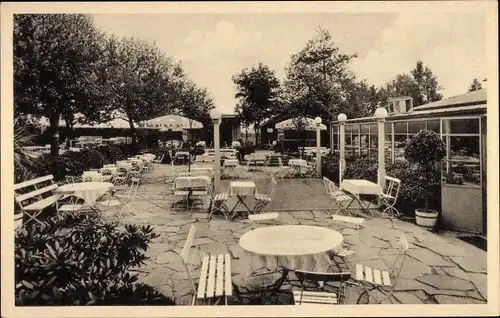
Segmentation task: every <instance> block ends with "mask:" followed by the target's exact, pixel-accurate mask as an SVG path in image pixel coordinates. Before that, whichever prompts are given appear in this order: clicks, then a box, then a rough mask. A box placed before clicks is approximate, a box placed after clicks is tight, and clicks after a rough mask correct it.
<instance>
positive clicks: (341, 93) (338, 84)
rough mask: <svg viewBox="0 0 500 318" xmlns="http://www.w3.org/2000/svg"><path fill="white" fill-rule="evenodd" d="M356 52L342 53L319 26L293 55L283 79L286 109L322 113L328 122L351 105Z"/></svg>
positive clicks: (299, 114) (298, 114) (313, 114)
mask: <svg viewBox="0 0 500 318" xmlns="http://www.w3.org/2000/svg"><path fill="white" fill-rule="evenodd" d="M355 57H356V55H355V54H354V55H347V54H341V53H340V52H339V48H338V47H337V46H336V45H335V44H334V42H333V40H332V37H331V34H330V33H329V31H328V30H325V29H322V28H318V29H317V31H316V36H315V37H314V38H313V39H311V40H309V41H308V42H307V43H306V45H305V47H304V48H303V49H302V50H301V51H299V52H298V53H296V54H293V55H292V56H291V61H290V63H289V64H288V65H287V68H286V79H285V82H284V100H285V101H286V103H285V107H284V109H283V112H285V113H287V114H291V115H293V116H296V117H316V116H320V117H322V118H323V120H324V121H325V122H329V121H330V120H331V119H333V117H334V116H335V115H336V114H337V113H338V112H339V110H343V108H346V107H348V104H347V100H348V99H349V94H348V93H349V90H348V89H347V88H348V87H349V88H350V87H352V85H353V82H354V80H355V79H354V75H353V74H352V73H351V72H350V71H349V70H348V65H349V62H350V61H351V59H353V58H355Z"/></svg>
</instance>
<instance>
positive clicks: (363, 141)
mask: <svg viewBox="0 0 500 318" xmlns="http://www.w3.org/2000/svg"><path fill="white" fill-rule="evenodd" d="M368 141H369V138H368V135H361V148H369V144H368Z"/></svg>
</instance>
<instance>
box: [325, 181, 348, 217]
mask: <svg viewBox="0 0 500 318" xmlns="http://www.w3.org/2000/svg"><path fill="white" fill-rule="evenodd" d="M325 179H326V180H325ZM323 182H324V183H325V184H326V185H325V187H326V188H327V190H326V191H327V194H328V195H330V199H331V200H332V203H333V204H334V205H335V206H336V207H337V213H335V214H338V212H342V213H343V214H345V215H348V216H352V215H351V213H350V212H349V210H348V209H347V208H346V207H345V206H344V205H343V204H342V203H343V202H346V201H349V202H350V201H352V198H351V196H350V195H348V194H347V193H345V192H344V191H342V190H339V188H338V187H337V186H336V185H335V183H333V182H332V181H331V180H329V179H328V178H325V177H324V178H323Z"/></svg>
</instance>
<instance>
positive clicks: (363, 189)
mask: <svg viewBox="0 0 500 318" xmlns="http://www.w3.org/2000/svg"><path fill="white" fill-rule="evenodd" d="M340 190H344V191H347V192H349V193H352V194H354V195H360V194H369V195H380V194H382V188H381V187H380V185H378V184H376V183H374V182H370V181H368V180H363V179H344V180H343V181H342V183H341V184H340Z"/></svg>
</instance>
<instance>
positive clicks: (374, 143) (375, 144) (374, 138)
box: [370, 135, 378, 149]
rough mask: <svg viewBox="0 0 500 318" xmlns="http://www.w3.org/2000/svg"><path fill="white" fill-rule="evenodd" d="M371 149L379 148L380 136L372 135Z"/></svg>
mask: <svg viewBox="0 0 500 318" xmlns="http://www.w3.org/2000/svg"><path fill="white" fill-rule="evenodd" d="M370 148H375V149H377V148H378V136H377V135H370Z"/></svg>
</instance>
